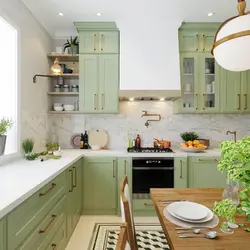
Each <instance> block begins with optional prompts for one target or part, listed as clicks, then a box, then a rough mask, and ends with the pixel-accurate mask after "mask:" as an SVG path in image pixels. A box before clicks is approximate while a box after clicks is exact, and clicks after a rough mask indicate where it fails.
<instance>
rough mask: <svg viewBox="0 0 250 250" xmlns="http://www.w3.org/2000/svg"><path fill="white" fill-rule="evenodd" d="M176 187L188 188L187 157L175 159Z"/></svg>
mask: <svg viewBox="0 0 250 250" xmlns="http://www.w3.org/2000/svg"><path fill="white" fill-rule="evenodd" d="M174 170H175V171H174V187H175V188H187V186H188V166H187V157H185V158H175V159H174Z"/></svg>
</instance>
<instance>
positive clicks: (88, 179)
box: [82, 157, 118, 215]
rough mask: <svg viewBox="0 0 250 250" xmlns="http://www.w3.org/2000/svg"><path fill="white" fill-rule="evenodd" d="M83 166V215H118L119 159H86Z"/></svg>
mask: <svg viewBox="0 0 250 250" xmlns="http://www.w3.org/2000/svg"><path fill="white" fill-rule="evenodd" d="M83 165H84V166H83V192H82V199H83V214H97V215H98V214H102V215H105V214H106V215H109V214H110V215H112V214H113V215H115V214H117V204H118V202H117V198H118V195H117V158H116V157H86V158H84V164H83Z"/></svg>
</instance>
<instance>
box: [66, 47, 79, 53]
mask: <svg viewBox="0 0 250 250" xmlns="http://www.w3.org/2000/svg"><path fill="white" fill-rule="evenodd" d="M78 50H79V47H78V46H77V45H71V46H70V48H68V53H69V54H72V55H77V54H78Z"/></svg>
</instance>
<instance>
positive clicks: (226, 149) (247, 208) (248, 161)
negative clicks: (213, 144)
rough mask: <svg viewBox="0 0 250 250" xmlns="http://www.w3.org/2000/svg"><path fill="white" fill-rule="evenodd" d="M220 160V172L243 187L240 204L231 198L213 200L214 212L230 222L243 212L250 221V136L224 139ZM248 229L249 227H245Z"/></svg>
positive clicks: (240, 193)
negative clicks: (239, 138) (240, 138)
mask: <svg viewBox="0 0 250 250" xmlns="http://www.w3.org/2000/svg"><path fill="white" fill-rule="evenodd" d="M220 148H221V157H222V160H221V161H220V162H219V164H218V169H219V171H220V172H226V173H227V177H228V179H230V180H232V181H235V182H240V183H241V184H242V185H243V186H244V187H245V189H243V190H242V191H240V192H239V197H240V200H241V202H240V204H239V205H238V206H236V205H235V204H234V203H233V201H232V200H231V199H226V200H223V201H221V202H215V205H214V213H215V214H216V215H218V216H220V217H222V218H225V219H227V220H229V221H231V222H235V216H237V215H240V214H244V215H246V221H250V137H245V138H243V139H242V140H239V141H237V142H234V141H224V142H222V143H221V145H220ZM245 230H246V231H248V232H249V231H250V228H249V227H245Z"/></svg>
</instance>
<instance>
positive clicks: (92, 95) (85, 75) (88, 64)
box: [79, 55, 98, 113]
mask: <svg viewBox="0 0 250 250" xmlns="http://www.w3.org/2000/svg"><path fill="white" fill-rule="evenodd" d="M79 61H80V82H79V94H80V96H79V109H80V111H82V112H90V113H95V112H97V111H98V56H97V55H80V58H79Z"/></svg>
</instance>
